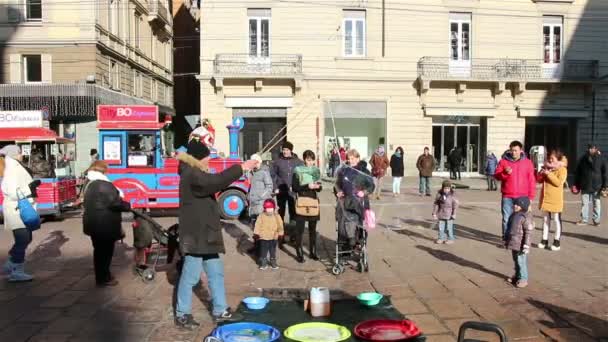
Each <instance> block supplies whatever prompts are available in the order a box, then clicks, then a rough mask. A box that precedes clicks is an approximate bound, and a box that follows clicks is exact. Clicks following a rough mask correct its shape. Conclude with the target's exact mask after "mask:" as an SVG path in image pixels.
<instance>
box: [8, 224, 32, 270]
mask: <svg viewBox="0 0 608 342" xmlns="http://www.w3.org/2000/svg"><path fill="white" fill-rule="evenodd" d="M13 239H14V240H15V243H14V244H13V247H12V248H11V249H10V251H8V255H10V257H11V262H13V263H15V264H22V263H24V262H25V251H26V250H27V246H29V244H30V242H32V232H31V231H30V230H29V229H27V228H19V229H15V230H13Z"/></svg>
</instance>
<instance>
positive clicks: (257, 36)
mask: <svg viewBox="0 0 608 342" xmlns="http://www.w3.org/2000/svg"><path fill="white" fill-rule="evenodd" d="M247 15H248V16H249V56H251V57H268V56H269V55H270V9H248V10H247Z"/></svg>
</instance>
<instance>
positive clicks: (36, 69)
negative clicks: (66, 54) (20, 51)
mask: <svg viewBox="0 0 608 342" xmlns="http://www.w3.org/2000/svg"><path fill="white" fill-rule="evenodd" d="M23 80H24V81H25V83H34V82H42V56H41V55H26V56H23Z"/></svg>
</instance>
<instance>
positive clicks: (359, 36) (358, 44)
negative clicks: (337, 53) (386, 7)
mask: <svg viewBox="0 0 608 342" xmlns="http://www.w3.org/2000/svg"><path fill="white" fill-rule="evenodd" d="M365 15H366V13H365V11H362V10H345V11H344V20H343V25H342V27H343V28H342V35H343V54H344V57H365V55H366V49H367V47H366V45H367V39H366V26H365Z"/></svg>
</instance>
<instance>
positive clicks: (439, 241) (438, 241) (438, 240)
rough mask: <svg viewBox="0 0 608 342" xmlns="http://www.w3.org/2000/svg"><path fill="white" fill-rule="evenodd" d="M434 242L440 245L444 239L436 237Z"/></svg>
mask: <svg viewBox="0 0 608 342" xmlns="http://www.w3.org/2000/svg"><path fill="white" fill-rule="evenodd" d="M435 243H436V244H438V245H441V244H442V243H445V241H444V240H441V239H437V241H435Z"/></svg>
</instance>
